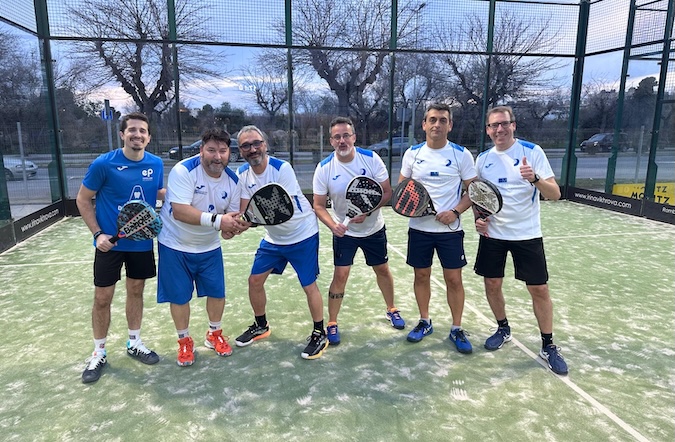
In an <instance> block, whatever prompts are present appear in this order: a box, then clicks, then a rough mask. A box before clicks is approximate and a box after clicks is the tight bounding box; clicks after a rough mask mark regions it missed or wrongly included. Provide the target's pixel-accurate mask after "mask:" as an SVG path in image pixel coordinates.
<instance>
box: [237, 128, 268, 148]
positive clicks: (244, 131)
mask: <svg viewBox="0 0 675 442" xmlns="http://www.w3.org/2000/svg"><path fill="white" fill-rule="evenodd" d="M246 132H257V133H258V135H260V136H261V137H262V139H263V141H264V142H265V144H269V143H268V142H267V135H265V132H263V131H261V130H260V129H258V127H257V126H254V125H253V124H250V125H248V126H244V127H242V128H241V129H239V133H238V134H237V142H239V140H240V139H241V135H242V134H244V133H246Z"/></svg>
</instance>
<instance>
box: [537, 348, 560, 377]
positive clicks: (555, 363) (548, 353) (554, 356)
mask: <svg viewBox="0 0 675 442" xmlns="http://www.w3.org/2000/svg"><path fill="white" fill-rule="evenodd" d="M539 357H540V358H542V359H543V360H545V361H546V362H547V363H548V368H550V369H551V371H552V372H553V373H555V374H561V375H562V374H567V363H566V362H565V359H564V358H563V357H562V355H561V354H560V347H557V346H555V345H553V344H551V345H547V346H546V347H545V348H542V349H541V351H540V352H539Z"/></svg>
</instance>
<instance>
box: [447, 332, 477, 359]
mask: <svg viewBox="0 0 675 442" xmlns="http://www.w3.org/2000/svg"><path fill="white" fill-rule="evenodd" d="M466 337H467V333H466V332H465V331H464V330H463V329H461V328H456V329H454V330H450V335H448V339H450V340H451V341H452V342H453V343H454V344H455V347H457V351H458V352H460V353H465V354H469V353H471V352H472V351H473V347H471V342H469V340H468V339H467V338H466Z"/></svg>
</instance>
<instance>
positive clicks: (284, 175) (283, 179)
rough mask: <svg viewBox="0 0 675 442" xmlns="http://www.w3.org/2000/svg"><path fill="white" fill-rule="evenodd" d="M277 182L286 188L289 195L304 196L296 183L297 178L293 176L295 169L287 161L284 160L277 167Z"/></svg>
mask: <svg viewBox="0 0 675 442" xmlns="http://www.w3.org/2000/svg"><path fill="white" fill-rule="evenodd" d="M278 183H279V184H280V185H281V187H283V188H284V189H286V191H287V192H288V194H289V195H296V196H304V195H303V193H302V189H300V185H299V184H298V179H297V177H296V176H295V171H294V170H293V168H292V167H291V165H290V164H289V163H286V162H284V164H282V165H281V168H279V181H278Z"/></svg>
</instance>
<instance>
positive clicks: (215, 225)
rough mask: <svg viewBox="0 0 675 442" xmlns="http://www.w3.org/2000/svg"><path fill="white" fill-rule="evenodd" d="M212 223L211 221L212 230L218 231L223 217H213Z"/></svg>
mask: <svg viewBox="0 0 675 442" xmlns="http://www.w3.org/2000/svg"><path fill="white" fill-rule="evenodd" d="M213 218H215V219H214V221H213V224H212V226H213V228H214V229H216V230H220V223H221V222H222V220H223V215H213Z"/></svg>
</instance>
